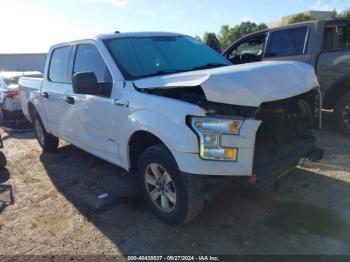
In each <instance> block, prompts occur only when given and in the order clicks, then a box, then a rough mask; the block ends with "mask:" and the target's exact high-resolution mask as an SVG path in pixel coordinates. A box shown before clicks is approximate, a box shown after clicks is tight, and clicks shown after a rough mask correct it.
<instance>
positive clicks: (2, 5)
mask: <svg viewBox="0 0 350 262" xmlns="http://www.w3.org/2000/svg"><path fill="white" fill-rule="evenodd" d="M333 9H336V10H337V11H342V10H347V9H350V0H216V1H215V0H0V33H1V37H0V53H35V52H47V51H48V49H49V48H50V46H51V45H53V44H56V43H60V42H66V41H70V40H77V39H81V38H87V37H89V36H91V35H95V34H103V33H111V32H114V31H117V30H118V31H121V32H130V31H167V32H178V33H184V34H188V35H192V36H196V35H199V36H202V35H203V33H204V32H206V31H209V32H219V31H220V28H221V26H222V25H225V24H227V25H230V26H233V25H235V24H238V23H240V22H242V21H247V20H250V21H252V22H256V23H261V22H265V23H268V22H272V21H275V20H279V19H280V18H281V17H282V16H286V15H290V14H294V13H298V12H301V11H306V10H325V11H328V10H333Z"/></svg>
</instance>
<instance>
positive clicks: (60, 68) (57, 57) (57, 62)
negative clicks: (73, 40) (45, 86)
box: [49, 46, 72, 83]
mask: <svg viewBox="0 0 350 262" xmlns="http://www.w3.org/2000/svg"><path fill="white" fill-rule="evenodd" d="M71 53H72V47H70V46H67V47H59V48H56V49H54V50H53V52H52V55H51V60H50V67H49V79H50V81H52V82H58V83H69V82H70V78H69V77H68V69H69V63H70V57H71Z"/></svg>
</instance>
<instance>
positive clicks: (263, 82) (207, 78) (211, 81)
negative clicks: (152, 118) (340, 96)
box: [134, 61, 318, 107]
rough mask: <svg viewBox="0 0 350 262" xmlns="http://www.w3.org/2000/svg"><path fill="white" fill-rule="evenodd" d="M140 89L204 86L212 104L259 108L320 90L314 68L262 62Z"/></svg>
mask: <svg viewBox="0 0 350 262" xmlns="http://www.w3.org/2000/svg"><path fill="white" fill-rule="evenodd" d="M134 84H135V85H136V87H138V88H140V89H154V88H176V87H189V88H190V87H193V86H201V87H202V89H203V91H204V93H205V96H206V98H207V99H208V100H209V101H212V102H218V103H225V104H232V105H241V106H254V107H258V106H260V105H261V104H262V103H264V102H269V101H276V100H281V99H285V98H289V97H293V96H296V95H299V94H302V93H305V92H307V91H309V90H311V89H313V88H314V87H316V86H318V81H317V77H316V75H315V72H314V69H313V67H312V66H310V65H308V64H305V63H301V62H275V61H274V62H272V61H268V62H259V63H250V64H244V65H233V66H225V67H219V68H214V69H206V70H198V71H190V72H185V73H179V74H171V75H165V76H158V77H150V78H145V79H141V80H136V81H135V82H134Z"/></svg>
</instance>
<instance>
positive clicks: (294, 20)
mask: <svg viewBox="0 0 350 262" xmlns="http://www.w3.org/2000/svg"><path fill="white" fill-rule="evenodd" d="M312 20H317V18H316V17H314V16H312V15H308V14H304V13H301V14H297V15H295V16H293V17H292V18H291V19H290V20H289V22H288V24H296V23H301V22H307V21H312Z"/></svg>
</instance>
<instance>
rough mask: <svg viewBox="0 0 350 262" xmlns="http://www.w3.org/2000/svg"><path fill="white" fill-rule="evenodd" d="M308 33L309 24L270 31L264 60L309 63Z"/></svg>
mask: <svg viewBox="0 0 350 262" xmlns="http://www.w3.org/2000/svg"><path fill="white" fill-rule="evenodd" d="M310 33H311V27H310V26H309V25H303V26H298V27H291V28H286V29H275V30H272V31H270V33H269V35H268V41H267V45H266V50H265V55H264V60H285V61H288V60H290V61H301V62H306V63H311V54H312V52H311V51H312V50H311V47H312V46H311V45H310V40H309V39H311V38H310V37H309V36H310Z"/></svg>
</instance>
